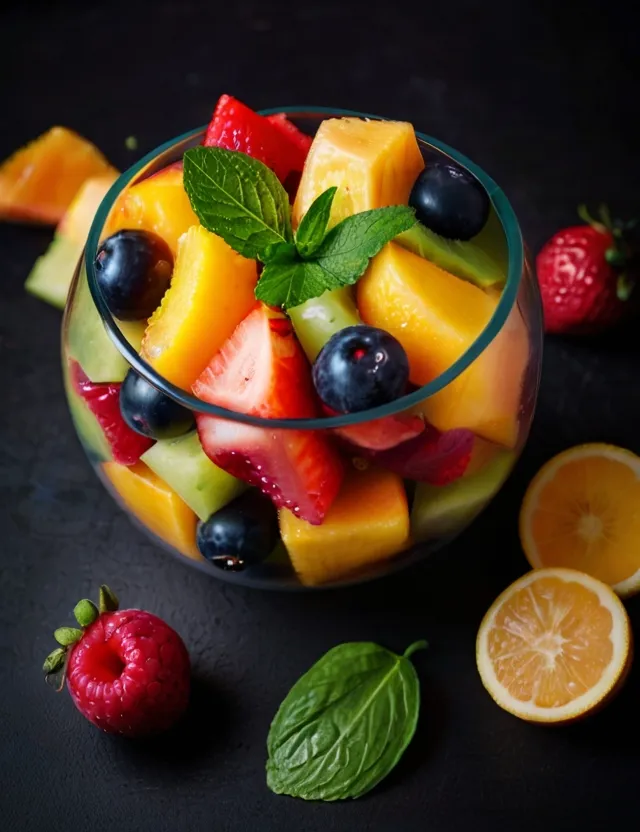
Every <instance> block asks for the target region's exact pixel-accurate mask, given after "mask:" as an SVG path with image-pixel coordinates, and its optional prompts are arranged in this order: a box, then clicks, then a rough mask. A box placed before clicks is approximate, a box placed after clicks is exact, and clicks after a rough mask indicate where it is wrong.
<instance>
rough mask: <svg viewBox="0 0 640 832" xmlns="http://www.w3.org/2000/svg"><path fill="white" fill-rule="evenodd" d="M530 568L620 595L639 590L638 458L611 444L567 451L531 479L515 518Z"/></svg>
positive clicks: (639, 516) (639, 518) (586, 446)
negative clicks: (575, 574)
mask: <svg viewBox="0 0 640 832" xmlns="http://www.w3.org/2000/svg"><path fill="white" fill-rule="evenodd" d="M520 540H521V542H522V546H523V548H524V551H525V554H526V556H527V559H528V561H529V563H530V564H531V565H532V566H533V567H546V566H563V567H569V568H573V569H580V570H581V571H583V572H587V573H588V574H590V575H593V576H594V577H595V578H599V579H600V580H601V581H604V582H605V583H607V584H609V585H611V586H612V587H613V589H614V590H615V591H616V592H617V593H618V594H619V595H621V596H623V597H626V596H629V595H633V594H635V593H636V592H638V591H639V590H640V457H638V456H636V455H635V454H633V453H631V451H627V450H625V449H624V448H618V447H615V446H614V445H606V444H602V443H591V444H587V445H578V446H576V447H575V448H570V449H569V450H567V451H564V452H563V453H561V454H558V455H557V456H555V457H554V458H553V459H551V460H550V461H549V462H547V463H546V465H544V466H543V467H542V468H541V469H540V471H539V472H538V474H536V476H535V477H534V479H533V480H532V482H531V484H530V485H529V488H528V489H527V493H526V495H525V498H524V500H523V503H522V509H521V511H520Z"/></svg>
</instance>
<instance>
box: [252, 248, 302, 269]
mask: <svg viewBox="0 0 640 832" xmlns="http://www.w3.org/2000/svg"><path fill="white" fill-rule="evenodd" d="M260 259H261V260H262V262H263V263H265V264H270V263H293V262H295V261H296V260H298V259H299V258H298V252H297V251H296V247H295V245H294V244H293V243H272V244H271V245H269V246H267V247H266V249H265V250H264V252H263V253H262V257H261V258H260Z"/></svg>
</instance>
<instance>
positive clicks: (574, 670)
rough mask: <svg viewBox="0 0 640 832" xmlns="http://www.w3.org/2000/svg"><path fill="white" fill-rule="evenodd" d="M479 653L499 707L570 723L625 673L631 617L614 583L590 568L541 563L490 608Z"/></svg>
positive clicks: (534, 718)
mask: <svg viewBox="0 0 640 832" xmlns="http://www.w3.org/2000/svg"><path fill="white" fill-rule="evenodd" d="M476 660H477V664H478V670H479V672H480V677H481V679H482V682H483V684H484V686H485V688H486V689H487V690H488V692H489V693H490V694H491V696H492V697H493V699H494V700H495V701H496V702H497V704H498V705H500V707H502V708H504V709H505V710H506V711H509V712H510V713H512V714H514V715H515V716H518V717H520V718H521V719H525V720H528V721H531V722H546V723H552V722H567V721H570V720H573V719H577V718H579V717H581V716H585V715H586V714H588V713H589V712H590V711H592V710H593V709H594V708H595V707H596V706H599V705H601V704H603V703H604V702H605V700H607V699H608V698H609V697H610V696H611V694H612V693H614V692H615V691H616V690H617V688H618V687H619V686H620V684H621V683H622V681H623V680H624V678H625V676H626V671H627V670H628V668H629V666H630V664H631V631H630V627H629V619H628V617H627V613H626V611H625V609H624V607H623V605H622V602H621V601H620V599H619V598H618V596H617V595H616V594H615V593H614V592H613V591H612V590H611V588H610V587H608V586H607V585H606V584H604V583H602V582H601V581H598V580H596V579H595V578H592V577H591V576H590V575H586V574H584V573H583V572H578V571H576V570H573V569H562V568H551V569H536V570H534V571H532V572H529V573H527V574H526V575H524V576H523V577H521V578H519V579H518V580H517V581H515V582H514V583H513V584H511V586H510V587H509V588H508V589H506V590H505V591H504V592H503V593H502V595H500V596H499V597H498V598H497V600H496V601H495V602H494V603H493V605H492V606H491V608H490V609H489V611H488V612H487V614H486V615H485V617H484V619H483V621H482V624H481V625H480V630H479V632H478V639H477V644H476Z"/></svg>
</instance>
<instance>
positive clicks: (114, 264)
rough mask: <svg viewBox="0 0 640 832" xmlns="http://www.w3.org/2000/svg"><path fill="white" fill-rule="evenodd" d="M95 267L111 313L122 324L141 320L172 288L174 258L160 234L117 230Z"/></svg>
mask: <svg viewBox="0 0 640 832" xmlns="http://www.w3.org/2000/svg"><path fill="white" fill-rule="evenodd" d="M95 267H96V274H97V278H98V284H99V285H100V288H101V289H102V294H103V295H104V299H105V301H106V303H107V306H108V307H109V311H110V312H111V314H112V315H114V316H115V317H116V318H119V319H120V320H121V321H141V320H144V319H145V318H148V317H149V315H151V313H152V312H153V311H154V310H155V309H156V308H157V306H158V305H159V304H160V301H161V300H162V296H163V295H164V293H165V292H166V291H167V289H168V288H169V283H170V281H171V272H172V271H173V255H172V254H171V249H170V248H169V246H168V245H167V244H166V243H165V241H164V240H163V239H162V238H161V237H158V235H157V234H152V233H151V232H150V231H118V232H117V233H116V234H113V235H112V236H111V237H107V239H106V240H105V241H104V242H103V243H102V245H101V246H100V248H99V249H98V254H97V255H96V260H95Z"/></svg>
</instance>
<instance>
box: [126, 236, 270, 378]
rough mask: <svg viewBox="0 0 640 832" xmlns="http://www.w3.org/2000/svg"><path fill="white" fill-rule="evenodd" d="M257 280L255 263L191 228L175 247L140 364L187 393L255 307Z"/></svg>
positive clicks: (215, 238)
mask: <svg viewBox="0 0 640 832" xmlns="http://www.w3.org/2000/svg"><path fill="white" fill-rule="evenodd" d="M257 279H258V273H257V267H256V262H255V260H248V259H247V258H245V257H241V256H240V255H239V254H237V253H236V252H235V251H233V249H232V248H230V247H229V246H228V245H227V244H226V243H225V241H224V240H223V239H222V238H221V237H218V236H216V235H215V234H212V233H211V232H210V231H207V230H206V229H205V228H203V227H202V226H201V225H194V226H191V228H190V229H189V230H188V231H187V233H186V234H185V235H184V236H183V237H182V238H181V239H180V242H179V243H178V256H177V258H176V264H175V268H174V271H173V277H172V278H171V286H170V287H169V289H168V290H167V292H166V294H165V296H164V298H163V299H162V303H161V305H160V306H159V307H158V309H156V311H155V312H154V313H153V315H152V316H151V318H150V319H149V325H148V327H147V330H146V332H145V335H144V338H143V341H142V349H141V354H142V356H143V358H145V359H146V360H147V361H148V362H149V363H150V364H151V365H152V366H153V367H154V368H155V369H156V370H157V371H158V372H159V373H160V374H161V375H162V376H164V377H165V378H167V379H169V381H171V382H173V383H174V384H177V385H178V387H182V388H184V389H187V390H189V389H190V388H191V385H192V384H193V382H194V381H195V380H196V379H197V378H198V376H199V375H200V373H201V372H202V371H203V370H204V368H205V367H206V366H207V364H208V363H209V361H210V360H211V358H212V356H213V355H214V354H215V353H216V352H217V351H218V350H219V349H220V347H221V346H222V345H223V344H224V342H225V341H226V340H227V338H229V336H230V335H231V333H232V332H233V330H234V329H235V328H236V326H237V325H238V324H239V323H240V321H241V320H242V319H243V318H244V317H246V315H248V314H249V312H250V310H251V309H252V308H253V306H254V305H255V303H256V299H255V295H254V289H255V285H256V281H257Z"/></svg>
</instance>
